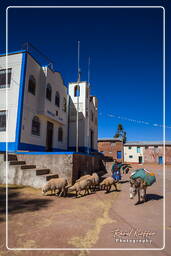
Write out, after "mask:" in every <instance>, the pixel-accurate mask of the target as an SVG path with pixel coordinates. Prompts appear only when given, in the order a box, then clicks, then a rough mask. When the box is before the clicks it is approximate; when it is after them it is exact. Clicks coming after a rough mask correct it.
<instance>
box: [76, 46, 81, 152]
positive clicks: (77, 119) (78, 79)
mask: <svg viewBox="0 0 171 256" xmlns="http://www.w3.org/2000/svg"><path fill="white" fill-rule="evenodd" d="M79 83H80V41H78V78H77V95H76V96H77V116H76V152H78V151H79V95H80V85H79Z"/></svg>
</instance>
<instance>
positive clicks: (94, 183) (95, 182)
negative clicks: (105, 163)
mask: <svg viewBox="0 0 171 256" xmlns="http://www.w3.org/2000/svg"><path fill="white" fill-rule="evenodd" d="M86 179H89V180H91V181H92V185H91V188H93V190H94V191H95V190H96V186H97V185H99V176H98V174H97V173H95V172H94V173H93V174H92V175H90V174H87V175H84V176H82V177H81V178H79V179H78V180H76V183H77V182H80V181H82V180H86Z"/></svg>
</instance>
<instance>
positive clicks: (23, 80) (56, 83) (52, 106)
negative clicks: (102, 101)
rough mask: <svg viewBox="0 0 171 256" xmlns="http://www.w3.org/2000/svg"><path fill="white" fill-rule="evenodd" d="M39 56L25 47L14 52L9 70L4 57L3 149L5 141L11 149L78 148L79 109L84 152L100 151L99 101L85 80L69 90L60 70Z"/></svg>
mask: <svg viewBox="0 0 171 256" xmlns="http://www.w3.org/2000/svg"><path fill="white" fill-rule="evenodd" d="M39 59H40V58H38V57H37V55H36V58H35V56H33V55H32V53H30V52H28V51H25V50H23V51H17V52H13V53H9V54H8V69H6V55H5V54H1V56H0V60H1V66H0V151H1V152H3V151H5V150H6V142H8V151H9V152H16V151H38V152H39V151H55V152H58V151H64V152H65V151H71V150H72V151H75V149H76V114H77V110H78V111H79V120H78V124H79V125H78V126H79V129H78V136H79V138H78V141H79V151H82V152H91V151H97V124H98V122H97V112H98V103H97V98H96V97H93V96H91V95H90V86H89V85H88V83H87V82H80V83H79V87H80V90H79V95H78V94H77V93H78V91H77V86H78V83H70V84H69V90H68V88H67V87H66V86H65V84H64V81H63V78H62V76H61V74H60V72H57V71H55V70H54V69H52V68H51V66H50V65H49V63H48V64H47V65H41V63H40V62H39ZM6 77H7V81H6ZM6 90H7V93H8V102H6ZM77 104H79V105H77ZM77 106H79V108H77ZM7 124H8V125H7Z"/></svg>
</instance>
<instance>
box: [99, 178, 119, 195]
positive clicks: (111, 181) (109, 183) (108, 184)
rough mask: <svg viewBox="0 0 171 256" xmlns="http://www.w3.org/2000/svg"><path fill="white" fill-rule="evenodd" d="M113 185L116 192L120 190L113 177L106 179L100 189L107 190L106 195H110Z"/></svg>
mask: <svg viewBox="0 0 171 256" xmlns="http://www.w3.org/2000/svg"><path fill="white" fill-rule="evenodd" d="M112 185H114V186H115V189H116V191H117V190H118V189H117V185H116V181H115V179H113V178H112V177H108V178H106V179H104V180H103V181H102V182H101V183H100V188H101V189H103V188H104V189H105V190H106V193H108V192H109V191H110V189H111V187H112Z"/></svg>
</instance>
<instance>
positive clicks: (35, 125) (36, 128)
mask: <svg viewBox="0 0 171 256" xmlns="http://www.w3.org/2000/svg"><path fill="white" fill-rule="evenodd" d="M31 133H32V134H33V135H37V136H40V120H39V118H38V117H37V116H34V117H33V120H32V128H31Z"/></svg>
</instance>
